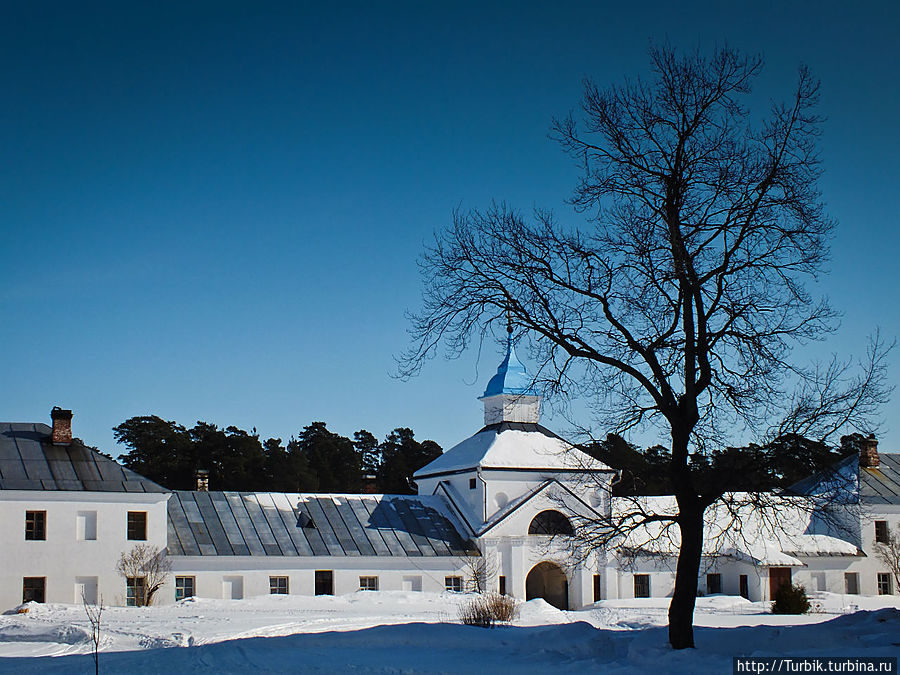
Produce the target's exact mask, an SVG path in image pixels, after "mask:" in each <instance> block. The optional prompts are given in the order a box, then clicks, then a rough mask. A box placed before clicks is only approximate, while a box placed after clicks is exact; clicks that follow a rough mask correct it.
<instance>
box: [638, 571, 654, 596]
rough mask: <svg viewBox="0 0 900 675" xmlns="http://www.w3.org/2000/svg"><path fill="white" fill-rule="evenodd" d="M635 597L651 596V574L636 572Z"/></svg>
mask: <svg viewBox="0 0 900 675" xmlns="http://www.w3.org/2000/svg"><path fill="white" fill-rule="evenodd" d="M634 597H636V598H649V597H650V575H649V574H635V575H634Z"/></svg>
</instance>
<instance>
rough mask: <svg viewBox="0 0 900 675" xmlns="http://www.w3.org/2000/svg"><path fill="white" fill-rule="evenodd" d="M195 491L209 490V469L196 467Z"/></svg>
mask: <svg viewBox="0 0 900 675" xmlns="http://www.w3.org/2000/svg"><path fill="white" fill-rule="evenodd" d="M197 492H209V471H207V470H206V469H197Z"/></svg>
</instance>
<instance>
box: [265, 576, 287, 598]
mask: <svg viewBox="0 0 900 675" xmlns="http://www.w3.org/2000/svg"><path fill="white" fill-rule="evenodd" d="M287 594H288V578H287V577H269V595H287Z"/></svg>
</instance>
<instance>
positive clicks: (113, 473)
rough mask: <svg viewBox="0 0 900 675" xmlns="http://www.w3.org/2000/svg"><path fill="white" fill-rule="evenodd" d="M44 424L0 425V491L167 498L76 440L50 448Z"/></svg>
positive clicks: (157, 488) (157, 487)
mask: <svg viewBox="0 0 900 675" xmlns="http://www.w3.org/2000/svg"><path fill="white" fill-rule="evenodd" d="M50 431H51V429H50V427H49V426H47V425H46V424H33V423H18V422H0V490H74V491H86V492H168V490H166V489H165V488H164V487H162V486H161V485H157V484H156V483H154V482H153V481H151V480H149V479H147V478H144V477H143V476H141V475H139V474H136V473H135V472H134V471H131V470H130V469H126V468H125V467H123V466H122V465H121V464H118V463H117V462H115V461H114V460H112V459H110V458H109V457H106V456H105V455H102V454H100V453H99V452H97V451H96V450H94V449H93V448H90V447H88V446H86V445H85V444H84V443H82V442H81V441H80V440H78V439H74V440H73V441H72V443H71V444H69V445H53V444H52V443H51V442H50Z"/></svg>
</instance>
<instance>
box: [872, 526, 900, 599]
mask: <svg viewBox="0 0 900 675" xmlns="http://www.w3.org/2000/svg"><path fill="white" fill-rule="evenodd" d="M875 555H876V556H878V559H879V560H880V561H881V562H883V563H884V564H885V565H887V568H888V569H889V570H890V571H891V573H892V574H893V575H894V583H896V584H897V588H900V525H897V527H896V528H895V529H894V531H893V532H891V531H890V529H889V530H888V531H887V541H886V542H876V544H875Z"/></svg>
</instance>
